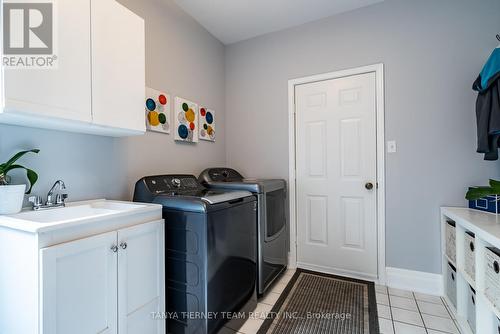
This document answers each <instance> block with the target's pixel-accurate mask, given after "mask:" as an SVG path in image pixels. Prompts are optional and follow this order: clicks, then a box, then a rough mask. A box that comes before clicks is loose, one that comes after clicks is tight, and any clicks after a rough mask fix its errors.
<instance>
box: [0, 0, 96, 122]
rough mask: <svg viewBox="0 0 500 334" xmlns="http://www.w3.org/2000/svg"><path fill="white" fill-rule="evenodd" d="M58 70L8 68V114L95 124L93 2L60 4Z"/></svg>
mask: <svg viewBox="0 0 500 334" xmlns="http://www.w3.org/2000/svg"><path fill="white" fill-rule="evenodd" d="M56 8H57V11H55V12H54V14H55V15H57V21H54V22H57V25H58V26H59V28H56V29H55V30H54V34H57V36H56V38H55V39H54V41H57V42H56V43H55V44H57V46H58V47H57V48H56V49H55V50H54V51H55V53H56V55H57V57H58V67H57V69H17V68H15V69H9V68H6V69H5V111H6V112H8V113H13V114H20V115H24V116H26V121H27V125H33V124H32V123H31V122H30V120H32V121H33V123H35V124H36V123H38V122H39V121H40V119H39V118H40V117H44V118H45V117H53V118H57V119H68V120H75V121H83V122H91V121H92V113H91V85H90V78H91V77H90V67H91V63H90V60H91V57H90V33H89V32H90V20H89V17H90V1H89V0H64V1H58V3H57V7H56Z"/></svg>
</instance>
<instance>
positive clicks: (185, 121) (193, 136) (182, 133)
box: [174, 97, 198, 143]
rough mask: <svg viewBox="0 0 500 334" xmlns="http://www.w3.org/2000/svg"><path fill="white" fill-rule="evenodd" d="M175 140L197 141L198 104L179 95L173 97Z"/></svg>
mask: <svg viewBox="0 0 500 334" xmlns="http://www.w3.org/2000/svg"><path fill="white" fill-rule="evenodd" d="M174 118H175V140H179V141H185V142H190V143H197V142H198V105H197V104H196V103H194V102H191V101H189V100H186V99H183V98H181V97H176V98H175V116H174Z"/></svg>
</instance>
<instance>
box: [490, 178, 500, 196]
mask: <svg viewBox="0 0 500 334" xmlns="http://www.w3.org/2000/svg"><path fill="white" fill-rule="evenodd" d="M490 187H491V188H493V189H496V190H498V192H499V193H500V181H497V180H493V179H490Z"/></svg>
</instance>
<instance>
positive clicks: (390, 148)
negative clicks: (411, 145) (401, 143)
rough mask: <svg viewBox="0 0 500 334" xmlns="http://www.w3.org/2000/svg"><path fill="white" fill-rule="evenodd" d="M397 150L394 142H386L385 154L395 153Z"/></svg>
mask: <svg viewBox="0 0 500 334" xmlns="http://www.w3.org/2000/svg"><path fill="white" fill-rule="evenodd" d="M397 150H398V148H397V145H396V141H395V140H389V141H388V142H387V153H396V151H397Z"/></svg>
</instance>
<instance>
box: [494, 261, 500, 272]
mask: <svg viewBox="0 0 500 334" xmlns="http://www.w3.org/2000/svg"><path fill="white" fill-rule="evenodd" d="M493 269H494V270H495V272H496V273H497V274H498V272H500V266H499V265H498V262H497V261H495V262H493Z"/></svg>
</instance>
